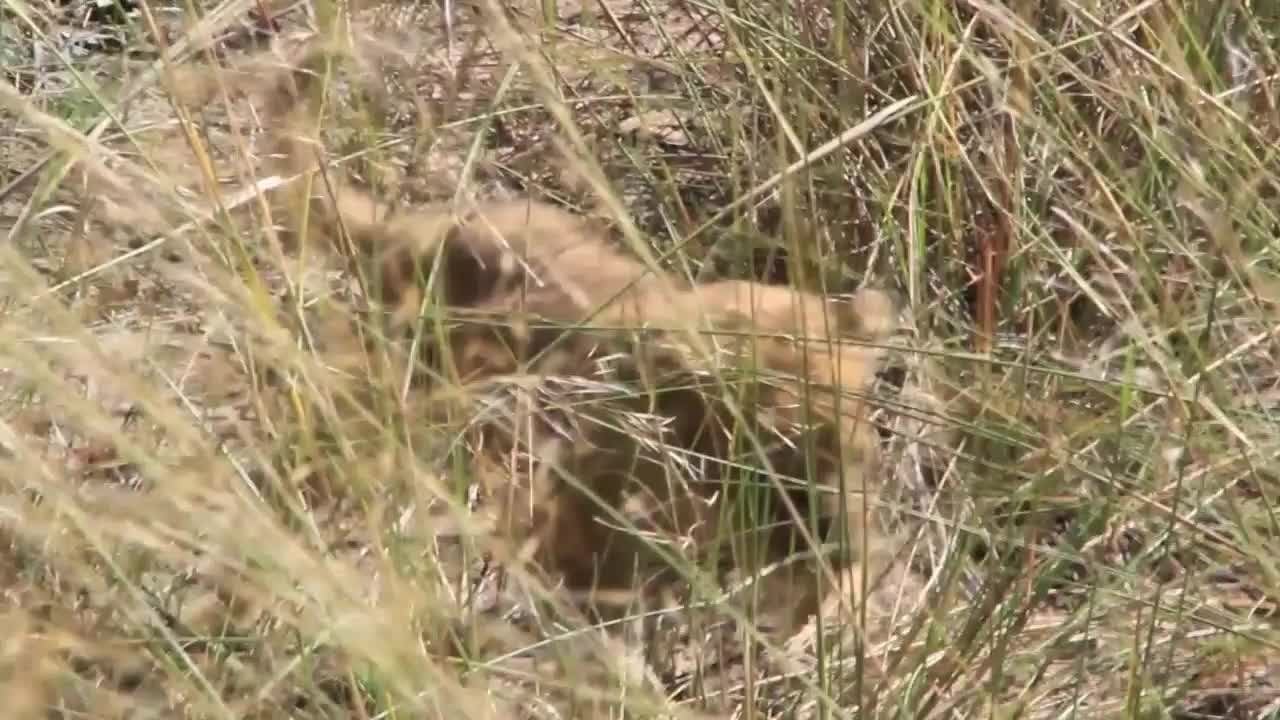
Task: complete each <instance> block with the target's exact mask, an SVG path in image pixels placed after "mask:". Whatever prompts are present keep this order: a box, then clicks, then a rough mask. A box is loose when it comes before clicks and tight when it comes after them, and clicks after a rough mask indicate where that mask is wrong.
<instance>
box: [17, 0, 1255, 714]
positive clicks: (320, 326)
mask: <svg viewBox="0 0 1280 720" xmlns="http://www.w3.org/2000/svg"><path fill="white" fill-rule="evenodd" d="M351 5H352V6H353V9H354V10H355V13H354V16H355V18H356V20H357V26H358V28H361V30H360V34H359V37H360V38H362V40H361V42H363V43H365V47H366V48H368V49H369V50H368V52H367V54H366V55H365V56H364V57H365V58H366V59H368V61H369V62H370V63H372V66H370V67H366V68H360V67H357V66H355V65H354V64H353V63H350V62H343V61H341V59H340V58H336V57H335V61H334V64H333V68H332V77H330V78H327V87H329V88H330V93H331V94H330V102H329V105H328V110H327V115H326V118H325V121H324V123H323V127H322V135H323V137H324V139H325V146H326V152H327V157H328V159H330V160H333V161H334V162H335V169H337V168H340V169H341V172H343V173H344V174H348V175H350V176H352V177H355V178H357V179H359V181H360V182H362V183H363V184H365V185H366V186H368V187H370V188H372V189H373V190H374V191H375V192H376V193H378V195H379V196H381V197H385V198H388V199H394V200H397V201H401V202H405V203H420V202H423V201H426V200H449V201H452V200H462V199H466V198H470V197H495V196H497V197H501V196H504V195H505V196H509V195H513V194H528V195H532V196H535V197H538V198H540V199H543V200H547V201H550V202H554V203H558V204H561V205H564V206H566V207H569V208H571V209H573V210H575V211H577V212H580V213H583V214H587V215H589V216H591V217H593V218H594V219H596V220H598V221H599V222H601V223H602V224H603V225H606V226H608V227H609V228H610V232H611V234H612V237H613V239H614V240H616V241H617V242H618V244H619V245H620V247H622V248H624V249H625V251H626V252H628V253H629V254H632V255H634V256H636V257H639V258H641V259H642V260H643V261H644V262H650V263H656V264H657V265H660V266H662V267H664V268H665V269H667V270H669V271H671V272H673V273H675V274H677V275H684V276H687V277H689V278H691V279H697V280H708V279H711V278H715V277H739V278H742V277H756V278H761V279H765V280H768V281H770V282H775V283H791V284H795V285H797V286H799V287H804V288H807V289H811V290H814V291H817V292H824V293H837V292H848V291H851V290H852V289H854V288H855V287H857V286H859V284H860V283H861V282H862V281H863V280H868V281H871V282H873V283H874V284H876V285H883V286H888V287H895V288H897V289H898V290H900V291H901V292H902V294H903V295H904V296H905V297H906V298H907V302H908V309H907V313H906V315H907V316H908V318H909V321H910V322H909V330H908V332H905V333H903V335H902V337H900V338H898V339H896V341H895V345H894V350H893V356H894V357H893V361H892V363H891V364H892V367H891V368H890V370H889V371H887V372H886V373H884V374H883V375H884V376H883V377H882V382H881V383H880V386H879V387H877V389H876V393H875V395H876V401H877V404H878V406H879V408H880V409H879V410H878V411H877V413H876V415H875V419H876V421H877V423H878V425H879V427H880V429H881V430H882V433H881V437H882V441H883V450H884V452H885V456H886V465H887V468H886V478H885V479H884V481H885V482H884V484H885V490H884V492H882V493H881V494H879V496H878V497H874V498H872V499H871V500H872V502H873V503H874V504H875V506H876V507H877V508H878V509H879V510H880V511H882V512H883V513H884V514H886V515H887V516H888V517H889V518H890V519H891V520H892V523H893V529H894V531H895V532H896V533H898V534H899V535H900V536H901V537H902V538H905V539H906V542H905V546H904V547H903V548H902V549H901V552H900V553H899V554H897V555H895V556H894V561H893V562H886V563H885V565H887V566H889V567H891V568H893V570H894V571H893V572H891V573H889V576H887V577H872V578H867V585H868V593H869V596H868V597H867V598H865V600H866V601H865V602H861V600H864V598H855V599H854V600H855V601H857V602H855V603H853V604H854V605H855V606H856V609H855V610H853V611H851V610H849V608H848V607H847V606H846V607H843V608H841V609H839V610H838V611H837V612H835V613H834V614H832V615H831V616H829V617H825V618H823V619H821V620H820V621H818V622H815V623H814V624H813V625H812V626H811V627H809V628H807V629H806V631H805V632H803V633H802V634H801V635H800V636H798V637H797V638H796V639H795V640H794V641H793V643H792V646H791V647H790V648H789V652H786V653H780V652H779V648H776V647H772V646H770V644H769V643H766V642H763V638H761V637H760V636H759V633H755V632H753V630H754V628H755V625H754V624H753V623H752V622H751V620H752V613H751V610H750V609H749V608H748V610H747V611H746V612H745V614H744V613H742V612H739V611H738V610H737V609H735V608H737V607H738V604H736V603H730V602H728V601H727V600H726V598H725V593H726V590H727V588H723V587H716V586H715V585H714V583H711V582H710V579H709V577H704V576H703V575H698V574H695V573H693V572H692V571H693V568H692V567H690V566H689V565H690V564H689V563H685V562H678V563H677V564H679V565H680V566H681V568H682V569H683V570H684V571H685V572H686V573H688V574H690V575H695V576H696V579H698V582H695V583H692V584H683V585H680V584H678V585H677V586H673V587H672V588H671V589H670V592H668V593H667V596H666V597H664V598H663V599H662V603H663V606H662V607H654V606H652V604H651V603H650V604H645V605H640V606H637V607H636V608H635V613H633V615H634V616H635V618H639V617H640V616H645V617H647V619H648V620H649V622H648V623H640V622H625V623H624V622H619V623H615V624H614V625H613V626H611V627H610V628H608V630H607V631H606V630H603V629H602V628H600V627H598V624H593V623H592V622H591V621H590V620H589V619H588V618H587V617H586V616H584V614H583V613H582V612H581V611H580V609H579V607H578V606H577V605H576V604H575V603H573V602H571V600H572V598H569V597H567V594H566V593H564V592H561V591H559V590H557V589H556V588H554V587H548V584H547V583H546V582H545V578H544V577H543V575H542V574H541V573H539V572H538V571H537V568H536V567H533V566H527V565H521V564H520V563H518V562H513V561H512V562H504V563H495V562H493V559H494V557H499V558H508V559H510V556H511V554H512V553H511V552H510V548H503V547H501V545H500V544H498V543H496V542H495V541H494V539H493V538H492V537H491V536H490V534H489V533H488V532H486V529H487V528H486V522H487V517H488V512H489V505H490V504H489V503H486V502H485V501H484V498H477V497H476V496H475V485H476V483H475V482H474V480H475V478H474V477H473V476H472V475H471V474H470V473H469V472H468V471H467V464H466V462H465V453H464V452H462V448H460V446H459V443H458V441H457V437H458V435H457V433H456V432H454V431H453V430H454V429H453V428H451V427H450V426H447V425H444V424H440V425H435V424H431V423H425V422H421V421H413V420H412V417H413V416H412V414H411V413H409V412H408V411H407V409H406V406H405V404H404V399H405V398H406V397H409V396H410V395H411V394H412V392H413V388H411V387H409V386H410V383H409V382H408V376H407V370H406V368H407V366H408V363H407V362H406V360H405V357H407V355H406V353H407V351H408V350H409V349H410V347H411V346H413V345H414V344H415V343H417V344H421V343H424V342H428V341H430V340H431V336H430V335H429V334H420V335H418V336H415V337H410V338H400V337H394V338H387V337H384V336H383V335H382V334H380V332H379V328H381V327H383V325H382V324H381V323H379V322H377V321H376V319H371V318H372V316H373V315H374V314H375V313H373V312H371V310H372V309H371V308H369V307H367V306H366V304H365V303H363V302H362V300H361V297H362V296H361V293H360V291H359V282H358V281H357V279H356V278H355V276H354V274H353V273H352V272H351V271H350V267H349V266H348V265H347V264H346V263H345V262H343V261H342V260H341V258H337V257H334V256H333V255H332V254H329V253H325V252H321V251H320V249H319V248H317V247H314V246H310V245H306V244H303V245H301V246H299V245H298V244H297V243H293V242H291V238H290V237H289V236H288V235H287V234H283V233H280V232H278V231H277V226H278V225H279V224H280V223H281V222H282V220H283V218H282V216H281V215H280V208H279V207H278V204H277V203H275V202H274V201H273V200H272V199H271V198H270V197H269V195H268V194H264V193H260V192H256V191H255V188H257V189H258V190H269V189H271V188H272V187H274V186H276V185H278V184H279V182H281V180H282V179H281V178H278V177H277V178H271V177H269V173H266V174H264V173H263V172H262V171H263V169H264V167H269V166H264V164H263V158H262V157H260V151H261V148H262V146H263V145H262V144H263V138H262V128H261V127H260V123H261V121H262V115H261V113H260V112H258V110H259V108H258V107H257V106H256V105H255V101H254V99H253V98H252V97H251V96H245V95H244V94H242V93H237V92H235V90H236V89H237V88H243V87H245V85H246V82H247V81H248V82H249V84H252V83H251V81H252V79H253V78H254V77H255V76H258V75H257V74H260V73H262V72H265V71H264V70H263V69H262V66H259V67H258V68H256V69H255V68H254V67H247V68H246V67H240V71H241V72H239V73H237V71H236V68H237V64H238V63H243V62H244V61H245V59H246V58H249V57H251V56H253V55H254V53H255V52H256V50H255V49H254V48H253V47H251V46H252V45H254V44H255V43H262V42H265V41H264V40H263V39H262V38H260V37H258V38H255V36H253V35H252V33H248V32H246V31H245V27H244V25H245V18H246V17H247V14H248V13H249V11H250V10H251V9H254V8H258V9H261V6H259V5H257V4H256V3H253V2H248V1H246V0H230V1H229V2H225V3H222V4H221V5H217V6H214V5H211V4H205V5H202V6H201V7H200V8H199V9H198V11H197V9H196V8H192V7H187V8H183V9H181V10H166V9H162V8H160V7H158V6H153V5H148V6H146V7H145V8H144V11H143V12H141V13H138V14H135V15H133V16H132V17H130V18H126V19H125V20H124V21H117V22H116V25H115V27H120V28H123V30H122V31H121V32H122V34H123V36H124V39H125V44H126V46H127V47H129V48H131V49H133V50H135V51H138V52H137V53H136V54H135V55H133V56H129V55H124V54H119V53H113V52H108V51H107V50H95V51H94V52H90V53H88V54H75V53H72V52H71V49H72V48H70V46H69V45H68V43H67V42H66V40H65V39H64V35H63V34H60V33H59V30H65V29H66V28H67V27H68V26H69V24H70V23H71V20H69V19H68V17H60V18H59V17H55V15H56V13H55V12H54V10H52V9H51V8H49V7H46V6H45V5H43V4H36V3H33V2H29V1H26V0H0V66H2V68H0V71H2V74H3V80H4V82H3V83H2V84H0V232H4V233H5V234H6V235H7V236H8V242H7V243H5V245H4V246H3V252H4V258H3V260H0V278H2V280H0V297H2V299H3V304H2V306H0V307H2V308H3V309H2V310H0V313H3V315H2V317H3V320H2V321H0V446H2V447H3V450H2V451H0V538H2V539H3V547H4V552H3V554H0V590H2V591H3V594H4V598H5V601H4V602H3V603H0V608H2V609H0V638H3V644H2V645H0V648H3V652H0V683H2V684H3V690H2V691H0V692H3V697H4V698H5V700H6V702H5V712H6V713H7V716H8V717H13V718H26V717H60V718H61V717H66V718H73V717H94V718H96V717H121V718H125V717H128V718H144V717H172V716H185V717H199V718H206V717H208V718H232V717H235V718H240V717H254V718H278V717H290V718H328V717H343V718H347V717H356V718H392V717H396V718H400V717H415V718H416V717H425V718H436V717H452V718H458V717H466V718H473V717H474V718H481V717H492V718H510V717H531V718H532V717H547V718H553V717H606V716H609V717H612V716H618V715H621V714H626V715H627V716H629V717H659V716H661V717H703V716H708V717H744V718H746V717H750V718H755V717H775V716H781V717H790V716H804V717H810V716H823V717H884V718H890V717H922V718H925V717H927V718H936V717H983V716H985V717H993V718H994V717H1001V718H1012V717H1035V718H1049V717H1084V716H1089V717H1107V718H1111V717H1125V718H1139V717H1141V718H1148V717H1171V718H1208V717H1224V718H1255V717H1280V684H1277V681H1276V680H1275V678H1276V677H1280V632H1278V631H1277V613H1278V610H1277V602H1278V599H1280V579H1278V578H1280V567H1278V566H1277V564H1276V561H1275V558H1276V557H1278V556H1280V522H1278V519H1277V507H1276V503H1277V498H1280V482H1278V481H1277V477H1278V472H1277V467H1278V465H1277V460H1276V458H1277V454H1278V452H1280V442H1278V440H1280V431H1278V430H1277V428H1280V424H1278V423H1277V422H1276V420H1277V419H1276V418H1275V417H1274V415H1276V413H1277V412H1280V373H1278V372H1277V370H1278V368H1280V360H1278V358H1280V341H1278V340H1277V338H1276V336H1275V335H1276V327H1277V325H1276V308H1277V303H1278V302H1280V277H1278V276H1277V252H1280V244H1277V241H1276V238H1277V237H1278V236H1280V192H1278V191H1280V173H1278V172H1277V167H1278V166H1277V163H1276V157H1275V153H1276V148H1277V147H1280V145H1278V142H1280V113H1278V112H1277V107H1276V97H1277V92H1278V91H1280V82H1278V81H1277V77H1280V75H1278V73H1280V60H1278V58H1277V54H1276V53H1277V48H1278V47H1280V36H1278V35H1277V30H1276V27H1277V23H1276V21H1277V19H1280V18H1277V17H1276V16H1275V15H1274V11H1273V10H1267V9H1266V8H1267V7H1268V6H1267V5H1266V4H1265V3H1254V4H1252V5H1249V4H1244V3H1217V4H1215V3H1145V4H1140V3H1118V4H1106V3H1102V4H1083V5H1082V4H1079V3H1063V2H1044V3H1024V2H1017V3H1005V4H991V3H983V2H968V3H938V2H907V3H877V2H857V3H832V4H823V3H812V2H802V3H772V4H767V3H728V2H699V1H694V0H617V1H614V0H606V2H603V3H601V2H582V3H577V2H542V3H525V4H523V5H521V4H518V3H508V5H509V6H511V7H509V8H508V10H509V12H508V14H507V16H506V19H507V21H506V22H498V21H497V16H495V15H493V14H492V13H491V12H489V11H491V10H492V9H493V5H492V4H491V3H489V2H483V1H482V2H479V3H445V4H444V6H445V7H451V8H452V12H453V14H452V16H451V18H449V19H448V21H447V22H446V19H445V18H444V16H443V14H442V12H441V11H440V10H439V9H437V8H436V7H435V6H434V5H432V6H431V7H430V8H422V7H420V8H418V9H417V10H415V11H413V12H410V11H407V10H406V11H404V12H400V11H397V10H396V8H395V7H394V6H392V5H390V4H387V5H370V4H368V3H359V4H357V3H355V2H352V3H351ZM357 5H359V7H356V6H357ZM75 7H79V6H75ZM269 10H270V12H271V13H273V17H275V19H276V21H277V22H278V24H279V30H280V32H281V34H282V36H281V38H277V42H280V43H283V44H284V45H288V44H289V43H290V42H292V40H289V38H294V39H297V38H300V37H302V33H303V31H306V30H307V29H308V28H311V29H315V28H318V29H319V30H320V32H321V33H322V34H324V33H329V32H336V31H340V30H341V29H342V25H341V24H335V23H334V22H333V20H334V18H335V17H336V15H335V13H334V7H333V6H332V5H331V4H328V3H323V2H320V0H314V2H308V1H307V0H303V1H302V2H299V3H296V4H286V3H273V4H271V7H270V8H269ZM402 10H403V9H402ZM1266 13H1271V14H1270V15H1267V14H1266ZM73 14H74V13H73ZM77 17H78V16H77ZM197 18H199V19H197ZM77 22H78V20H77ZM95 27H96V26H95ZM77 37H79V36H77ZM209 37H214V38H218V41H217V42H216V43H214V44H213V45H210V43H208V42H205V39H207V38H209ZM332 37H333V38H335V39H334V42H335V43H337V44H341V42H340V41H341V36H340V35H334V36H332ZM157 48H159V49H160V51H161V52H164V53H167V54H166V55H164V57H165V60H164V61H163V62H158V63H155V64H153V62H154V61H155V59H156V58H157V57H159V56H158V55H156V54H155V53H156V50H157ZM148 52H150V53H151V54H150V55H148V54H147V53H148ZM213 61H216V62H217V63H218V65H219V66H220V67H222V70H221V71H220V72H219V73H217V74H215V75H210V74H209V73H208V72H206V71H203V70H200V69H198V68H199V66H200V65H201V64H205V63H209V62H213ZM126 70H127V73H126ZM246 70H247V72H245V71H246ZM154 71H159V72H154ZM362 72H364V73H365V74H363V75H362V74H361V73H362ZM370 76H372V77H376V78H378V79H379V80H380V82H379V83H378V84H377V85H378V86H373V85H370V84H369V83H368V82H364V81H363V80H362V79H367V77H370ZM212 77H216V78H220V83H214V84H212V85H207V84H202V83H203V80H206V79H208V78H212ZM121 78H124V79H123V80H122V79H121ZM246 78H247V80H246ZM224 90H229V91H231V92H227V93H226V94H224ZM205 91H208V92H205ZM198 95H200V96H203V97H196V96H198ZM196 101H199V102H200V103H206V104H203V106H202V107H199V108H196V107H194V104H199V103H197V102H196ZM206 101H207V102H206ZM869 118H870V119H871V121H869V122H868V119H869ZM264 177H266V179H264ZM430 314H431V313H428V315H430ZM423 326H424V327H426V328H428V330H429V328H430V324H429V323H424V324H423ZM578 389H579V390H582V389H583V388H582V387H579V388H578ZM617 421H618V422H619V423H627V422H632V423H634V422H637V420H636V419H635V418H629V417H618V418H617ZM871 551H873V552H889V550H887V549H881V548H871ZM680 559H681V558H679V557H673V558H672V560H673V561H679V560H680ZM499 566H500V567H499ZM863 612H865V613H866V618H865V620H864V621H865V622H866V624H867V627H868V629H869V632H868V634H867V636H866V638H865V640H866V642H862V643H860V642H854V641H853V640H854V639H855V638H852V637H851V634H850V633H848V632H846V631H847V630H848V628H849V627H851V626H853V625H854V624H856V623H857V622H858V621H859V618H858V614H860V613H863ZM635 618H632V619H635ZM751 639H754V640H761V641H762V642H761V643H760V644H756V643H753V642H748V640H751Z"/></svg>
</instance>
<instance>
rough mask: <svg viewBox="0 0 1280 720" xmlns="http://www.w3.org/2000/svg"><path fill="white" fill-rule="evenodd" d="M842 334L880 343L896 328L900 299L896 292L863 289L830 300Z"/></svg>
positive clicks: (900, 309)
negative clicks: (834, 308)
mask: <svg viewBox="0 0 1280 720" xmlns="http://www.w3.org/2000/svg"><path fill="white" fill-rule="evenodd" d="M832 304H833V305H835V307H836V314H835V315H836V318H837V322H838V324H839V328H840V332H841V334H842V335H847V336H850V337H853V338H857V339H859V340H865V341H868V342H883V341H885V340H888V339H889V336H891V335H893V333H894V332H896V331H897V329H898V324H899V315H900V314H901V313H902V307H903V304H902V300H901V298H899V297H898V295H897V293H894V292H892V291H888V290H882V289H879V288H864V289H862V290H859V291H857V292H855V293H853V294H852V295H848V296H844V297H841V298H838V299H835V300H833V301H832Z"/></svg>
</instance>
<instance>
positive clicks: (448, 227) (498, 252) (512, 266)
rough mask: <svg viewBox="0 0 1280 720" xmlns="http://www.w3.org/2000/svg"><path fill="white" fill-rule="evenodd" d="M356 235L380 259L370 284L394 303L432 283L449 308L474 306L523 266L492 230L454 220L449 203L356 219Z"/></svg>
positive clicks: (382, 297) (365, 249) (363, 247)
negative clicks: (389, 216)
mask: <svg viewBox="0 0 1280 720" xmlns="http://www.w3.org/2000/svg"><path fill="white" fill-rule="evenodd" d="M352 239H353V240H354V241H355V242H356V244H357V246H358V249H360V250H361V251H363V252H368V253H371V254H372V255H373V256H374V257H375V258H376V260H375V262H374V263H373V266H374V268H375V269H376V271H377V277H376V278H372V279H371V285H373V287H371V288H370V289H371V291H372V292H373V293H374V295H375V296H376V297H378V298H379V299H380V300H381V301H382V302H383V303H386V304H390V305H399V304H401V303H402V302H404V300H405V299H406V298H407V297H408V296H409V295H410V294H411V293H414V294H416V293H419V292H420V291H425V290H426V289H427V288H428V287H430V288H432V292H433V293H435V296H436V297H437V298H439V300H440V301H441V302H442V303H443V304H445V305H447V306H449V307H454V308H474V307H477V306H479V305H482V304H485V303H487V302H489V301H490V300H492V298H493V297H494V296H495V295H497V294H499V293H501V292H503V291H504V288H506V287H507V286H508V285H509V284H510V283H509V282H508V281H509V280H510V278H511V277H512V276H513V275H515V274H516V273H517V272H518V270H519V263H518V262H517V261H516V260H515V258H514V257H512V256H511V253H510V251H508V250H506V249H505V248H504V247H502V246H500V245H499V244H498V243H497V242H495V241H494V239H493V237H492V236H491V235H490V234H488V233H484V232H478V231H477V229H476V228H475V227H474V226H473V225H472V224H471V223H468V222H466V221H465V220H457V219H455V218H454V217H453V216H452V214H451V213H450V212H449V211H448V210H447V209H446V208H444V207H439V208H430V209H425V210H420V211H417V212H412V213H408V214H405V215H401V216H397V217H394V218H393V219H391V220H389V221H386V222H381V223H372V224H365V225H360V224H358V223H357V224H356V228H355V231H354V232H352ZM415 296H416V297H417V298H418V299H419V300H420V299H421V295H420V294H417V295H415Z"/></svg>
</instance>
